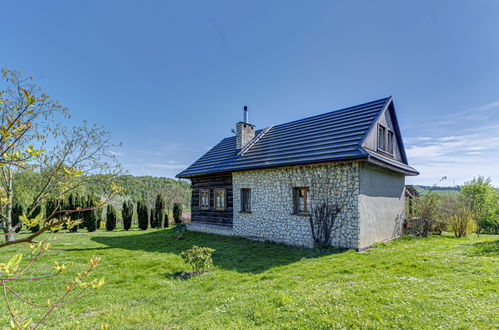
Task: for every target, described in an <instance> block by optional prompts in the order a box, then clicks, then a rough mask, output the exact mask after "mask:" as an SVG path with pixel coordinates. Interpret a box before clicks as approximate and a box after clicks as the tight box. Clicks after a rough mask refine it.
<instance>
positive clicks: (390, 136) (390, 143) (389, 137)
mask: <svg viewBox="0 0 499 330" xmlns="http://www.w3.org/2000/svg"><path fill="white" fill-rule="evenodd" d="M385 151H386V152H389V153H391V154H392V153H393V132H392V131H390V130H388V133H387V135H386V150H385Z"/></svg>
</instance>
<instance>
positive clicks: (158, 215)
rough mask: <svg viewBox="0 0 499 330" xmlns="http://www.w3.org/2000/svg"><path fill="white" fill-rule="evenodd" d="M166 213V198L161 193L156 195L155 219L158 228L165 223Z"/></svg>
mask: <svg viewBox="0 0 499 330" xmlns="http://www.w3.org/2000/svg"><path fill="white" fill-rule="evenodd" d="M164 214H165V200H164V198H163V196H161V194H158V195H157V196H156V202H155V203H154V220H155V222H156V228H158V229H160V228H161V226H162V225H163V218H164Z"/></svg>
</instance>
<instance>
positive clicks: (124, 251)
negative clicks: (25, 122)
mask: <svg viewBox="0 0 499 330" xmlns="http://www.w3.org/2000/svg"><path fill="white" fill-rule="evenodd" d="M173 236H174V235H173V233H172V232H171V230H149V231H146V232H142V231H131V232H124V231H117V232H112V233H107V232H102V231H99V232H95V233H91V234H89V233H77V234H67V233H62V234H60V235H59V236H58V237H59V238H58V241H57V242H56V244H55V248H54V249H52V250H50V252H49V254H48V255H47V256H46V257H45V258H44V259H43V262H42V263H41V264H40V265H38V266H37V267H38V268H37V269H38V270H39V271H43V270H46V269H47V268H48V267H51V266H52V264H53V261H54V260H58V261H69V260H73V261H75V262H79V263H85V262H86V261H87V260H88V259H89V258H90V257H91V256H94V255H96V256H100V257H101V258H102V266H100V267H99V268H98V269H97V275H98V276H99V277H100V276H105V277H106V284H105V286H104V287H102V288H101V289H99V290H98V291H96V292H95V293H94V294H92V295H91V296H90V297H88V298H85V299H84V300H81V301H78V302H76V303H74V304H71V305H69V306H66V307H64V308H62V309H60V310H57V311H56V312H55V313H54V314H53V315H52V316H51V317H50V319H49V320H48V321H47V323H46V326H47V327H53V328H72V329H74V328H91V327H94V328H99V327H100V324H101V323H108V324H109V325H110V326H111V328H116V329H118V328H119V329H121V328H133V329H135V328H170V327H174V328H222V327H223V328H260V327H262V328H280V327H284V328H312V327H313V328H331V327H332V328H349V327H355V328H359V327H363V328H364V327H369V328H386V327H412V328H436V327H442V328H470V327H476V328H497V327H499V316H498V315H499V311H498V308H499V298H498V295H499V292H498V288H499V278H498V268H499V262H498V260H499V259H498V250H499V248H498V244H499V236H487V235H484V236H481V237H480V238H477V237H476V236H474V237H469V238H465V239H456V238H453V237H451V236H442V237H429V238H401V239H397V240H395V241H392V242H389V243H383V244H379V245H377V246H376V247H374V248H372V249H370V250H368V251H367V252H363V253H357V252H354V251H351V250H349V251H340V252H336V253H330V254H321V253H320V252H318V251H315V250H310V249H302V248H296V247H289V246H285V245H279V244H271V243H262V242H252V241H248V240H245V239H240V238H230V237H220V236H214V235H207V234H201V233H194V232H189V233H187V234H186V239H184V240H180V241H176V240H174V239H173ZM192 245H198V246H207V247H211V248H214V249H216V252H215V254H214V264H215V266H214V268H213V271H212V272H210V273H206V274H203V275H200V276H196V277H193V278H190V279H187V280H186V279H178V278H175V277H174V274H176V273H178V272H181V271H188V270H190V269H189V268H188V267H187V266H186V265H185V264H183V262H182V260H181V259H180V257H179V254H180V252H181V251H184V250H186V249H188V248H190V247H191V246H192ZM16 250H17V251H20V250H23V251H27V250H26V249H25V248H23V247H19V246H17V247H12V248H8V249H3V250H1V251H0V252H1V254H0V261H2V262H3V261H5V260H6V259H7V258H8V256H10V255H12V254H13V252H14V251H16ZM63 279H64V278H59V279H58V281H57V282H56V283H54V282H49V281H38V282H25V283H19V284H17V286H16V288H17V289H18V290H19V291H21V292H22V293H24V294H26V295H27V296H28V297H29V298H30V299H33V300H35V301H38V302H41V303H43V302H45V301H46V299H47V298H49V296H50V295H51V294H53V293H54V292H56V291H57V290H60V288H62V283H61V281H62V280H63ZM16 309H18V310H20V311H22V314H23V315H33V316H35V315H39V314H37V313H39V312H40V311H39V310H38V309H30V308H29V307H28V306H26V305H21V304H18V303H16ZM0 317H1V323H2V324H6V323H7V322H8V316H7V312H6V309H5V307H4V306H3V304H2V315H1V316H0Z"/></svg>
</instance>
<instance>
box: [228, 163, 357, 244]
mask: <svg viewBox="0 0 499 330" xmlns="http://www.w3.org/2000/svg"><path fill="white" fill-rule="evenodd" d="M232 182H233V196H234V208H233V209H234V219H233V234H234V235H237V236H243V237H247V238H253V239H264V240H269V241H274V242H281V243H286V244H291V245H302V246H308V247H310V246H313V239H312V234H311V230H310V224H309V219H308V217H307V216H303V215H296V214H294V200H293V196H294V193H293V189H294V188H295V187H309V189H310V193H309V196H310V209H313V208H314V205H319V204H320V203H322V202H333V203H335V202H339V203H341V204H342V205H343V207H342V211H341V213H340V216H339V222H338V227H337V228H336V229H335V231H334V233H333V237H332V241H331V243H332V245H333V246H337V247H344V248H357V247H358V242H359V224H358V220H359V213H358V195H359V164H358V163H357V162H353V163H342V164H324V165H309V166H296V167H287V168H276V169H263V170H252V171H243V172H235V173H233V176H232ZM242 188H250V189H251V213H243V212H240V210H241V189H242Z"/></svg>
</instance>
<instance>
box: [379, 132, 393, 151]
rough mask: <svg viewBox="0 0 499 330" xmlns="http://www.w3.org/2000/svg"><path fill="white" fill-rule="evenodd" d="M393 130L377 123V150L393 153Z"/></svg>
mask: <svg viewBox="0 0 499 330" xmlns="http://www.w3.org/2000/svg"><path fill="white" fill-rule="evenodd" d="M393 139H394V134H393V131H392V130H390V129H389V128H386V127H385V126H383V125H378V150H381V151H384V152H386V153H389V154H393Z"/></svg>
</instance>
